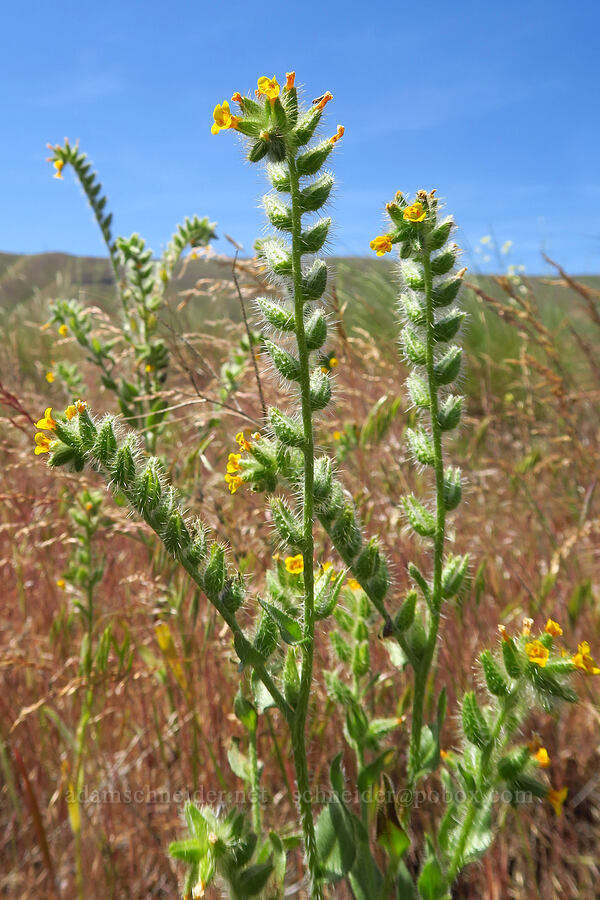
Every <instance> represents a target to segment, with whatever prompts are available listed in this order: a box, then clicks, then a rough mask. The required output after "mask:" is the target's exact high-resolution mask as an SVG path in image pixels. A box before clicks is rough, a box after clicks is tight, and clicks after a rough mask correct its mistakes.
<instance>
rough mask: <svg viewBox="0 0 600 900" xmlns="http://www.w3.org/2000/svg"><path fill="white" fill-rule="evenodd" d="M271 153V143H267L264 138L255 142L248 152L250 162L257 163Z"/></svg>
mask: <svg viewBox="0 0 600 900" xmlns="http://www.w3.org/2000/svg"><path fill="white" fill-rule="evenodd" d="M268 152H269V141H265V140H264V138H259V139H258V140H257V141H254V143H253V144H252V146H251V147H250V150H249V151H248V162H251V163H257V162H260V160H261V159H263V158H264V157H265V156H266V155H267V153H268Z"/></svg>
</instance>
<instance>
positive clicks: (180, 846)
mask: <svg viewBox="0 0 600 900" xmlns="http://www.w3.org/2000/svg"><path fill="white" fill-rule="evenodd" d="M169 856H172V857H173V859H181V860H183V861H184V862H187V863H198V862H200V860H201V859H202V857H203V856H204V850H203V849H202V847H201V845H200V842H199V841H197V840H196V839H195V838H191V839H189V840H186V841H174V842H173V843H172V844H169Z"/></svg>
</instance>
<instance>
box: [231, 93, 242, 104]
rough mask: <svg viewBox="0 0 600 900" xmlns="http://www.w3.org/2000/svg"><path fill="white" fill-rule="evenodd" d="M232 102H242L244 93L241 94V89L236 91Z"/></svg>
mask: <svg viewBox="0 0 600 900" xmlns="http://www.w3.org/2000/svg"><path fill="white" fill-rule="evenodd" d="M231 102H232V103H241V102H242V95H241V94H240V92H239V91H236V92H235V94H234V95H233V97H232V98H231Z"/></svg>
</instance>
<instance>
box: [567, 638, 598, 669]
mask: <svg viewBox="0 0 600 900" xmlns="http://www.w3.org/2000/svg"><path fill="white" fill-rule="evenodd" d="M571 662H572V663H573V665H574V666H576V667H577V668H578V669H581V671H582V672H585V674H586V675H600V669H599V668H598V666H597V665H596V661H595V660H594V659H593V658H592V657H591V656H590V645H589V644H588V642H587V641H582V642H581V644H579V645H578V646H577V653H576V654H575V656H573V657H572V659H571Z"/></svg>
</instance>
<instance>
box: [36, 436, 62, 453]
mask: <svg viewBox="0 0 600 900" xmlns="http://www.w3.org/2000/svg"><path fill="white" fill-rule="evenodd" d="M35 443H36V445H37V446H36V448H35V450H34V451H33V452H34V453H35V455H36V456H39V455H40V453H48V452H49V451H50V450H52V447H53V446H54V445H55V444H56V441H53V440H51V438H49V437H48V435H47V434H42V432H41V431H38V433H37V434H36V436H35Z"/></svg>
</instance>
